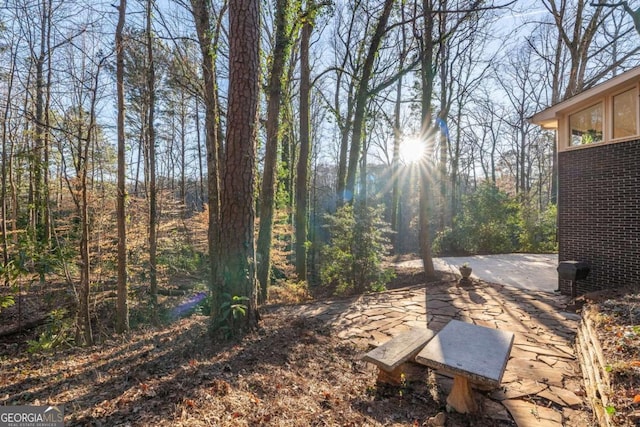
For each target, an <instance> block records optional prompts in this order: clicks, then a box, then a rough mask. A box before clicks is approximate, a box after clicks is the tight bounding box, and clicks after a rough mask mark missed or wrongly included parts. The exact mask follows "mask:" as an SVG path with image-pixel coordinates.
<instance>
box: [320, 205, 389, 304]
mask: <svg viewBox="0 0 640 427" xmlns="http://www.w3.org/2000/svg"><path fill="white" fill-rule="evenodd" d="M325 218H326V220H327V224H328V225H327V228H328V230H329V244H328V245H326V246H325V247H324V248H323V249H322V252H321V255H322V256H321V266H320V279H321V281H322V283H323V285H325V286H327V287H329V289H331V290H332V291H333V293H335V294H338V295H346V294H352V293H362V292H366V291H380V290H384V289H385V285H386V284H387V283H388V282H389V281H390V280H391V279H392V278H393V271H392V270H389V269H385V268H383V266H382V258H383V256H384V254H385V253H386V251H387V250H388V248H389V237H388V236H389V234H390V232H391V231H390V229H389V226H388V224H386V223H385V222H384V221H382V209H379V208H375V209H374V208H370V207H364V206H362V205H358V207H357V208H355V209H354V207H353V206H351V205H347V206H343V207H341V208H340V209H338V211H337V212H336V213H335V214H334V215H326V216H325Z"/></svg>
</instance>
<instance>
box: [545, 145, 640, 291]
mask: <svg viewBox="0 0 640 427" xmlns="http://www.w3.org/2000/svg"><path fill="white" fill-rule="evenodd" d="M558 166H559V167H558V173H559V176H558V250H559V260H560V261H568V260H576V261H586V262H588V263H589V264H590V266H591V272H590V273H589V276H588V278H587V279H585V280H581V281H578V294H582V293H585V292H589V291H592V290H599V289H608V288H618V287H623V286H631V285H634V286H640V140H634V141H625V142H620V143H617V144H603V145H595V144H594V145H592V146H589V147H584V148H581V149H576V150H569V151H561V152H559V153H558ZM559 286H560V290H561V292H562V293H566V294H570V293H571V283H570V282H567V281H564V280H560V283H559Z"/></svg>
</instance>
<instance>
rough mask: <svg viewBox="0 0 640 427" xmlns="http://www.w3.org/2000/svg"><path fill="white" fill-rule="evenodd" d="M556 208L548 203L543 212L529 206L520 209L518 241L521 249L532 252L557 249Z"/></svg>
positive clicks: (545, 251) (547, 251) (546, 251)
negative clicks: (520, 229)
mask: <svg viewBox="0 0 640 427" xmlns="http://www.w3.org/2000/svg"><path fill="white" fill-rule="evenodd" d="M557 213H558V209H557V207H556V205H549V206H548V207H547V209H546V210H544V211H543V212H538V211H537V210H535V209H532V208H531V207H530V206H525V207H523V209H521V213H520V221H521V228H522V231H521V233H520V241H521V242H522V243H521V244H522V248H521V249H522V251H524V252H533V253H549V252H556V251H557V250H558V242H557V239H556V223H557Z"/></svg>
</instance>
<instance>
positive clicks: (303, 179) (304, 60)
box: [295, 20, 313, 280]
mask: <svg viewBox="0 0 640 427" xmlns="http://www.w3.org/2000/svg"><path fill="white" fill-rule="evenodd" d="M312 30H313V23H312V22H311V21H310V20H306V21H305V23H304V24H303V25H302V32H301V36H300V154H299V156H298V166H297V170H296V172H297V182H296V213H295V220H296V274H297V275H298V280H306V279H307V233H308V231H307V230H308V225H309V221H308V217H309V161H310V152H311V130H310V114H309V100H310V92H311V71H310V68H309V43H310V40H311V31H312Z"/></svg>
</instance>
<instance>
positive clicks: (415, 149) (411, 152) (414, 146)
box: [400, 137, 427, 164]
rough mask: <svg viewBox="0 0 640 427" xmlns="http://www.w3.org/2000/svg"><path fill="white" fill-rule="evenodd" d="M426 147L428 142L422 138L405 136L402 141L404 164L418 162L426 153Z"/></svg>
mask: <svg viewBox="0 0 640 427" xmlns="http://www.w3.org/2000/svg"><path fill="white" fill-rule="evenodd" d="M426 148H427V145H426V143H425V142H424V141H423V140H422V139H420V138H416V137H410V138H405V139H403V140H402V142H400V161H401V162H402V163H404V164H411V163H417V162H419V161H420V159H421V158H422V156H423V155H424V152H425V150H426Z"/></svg>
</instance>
